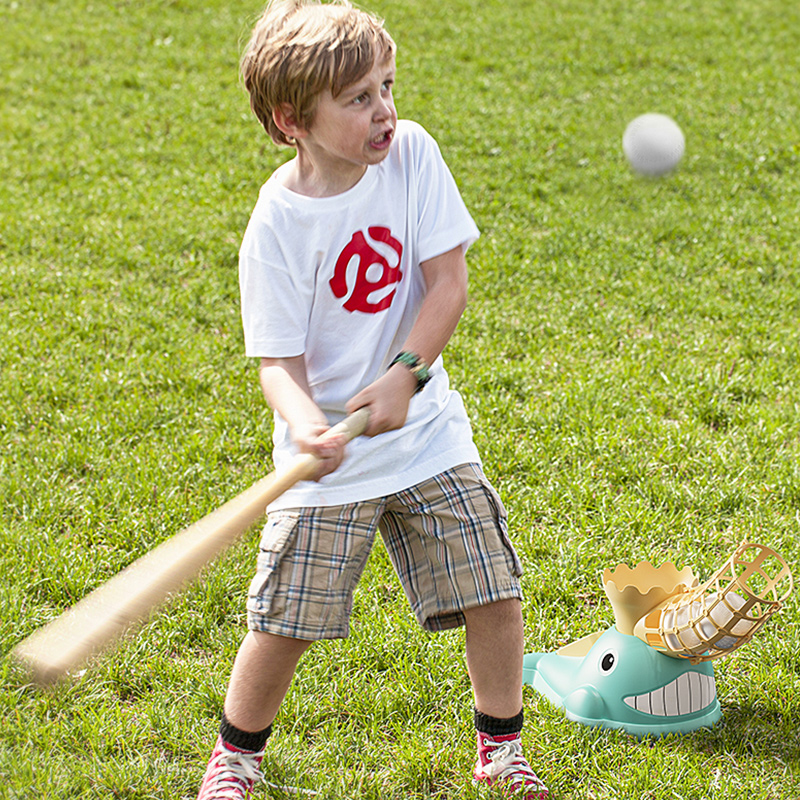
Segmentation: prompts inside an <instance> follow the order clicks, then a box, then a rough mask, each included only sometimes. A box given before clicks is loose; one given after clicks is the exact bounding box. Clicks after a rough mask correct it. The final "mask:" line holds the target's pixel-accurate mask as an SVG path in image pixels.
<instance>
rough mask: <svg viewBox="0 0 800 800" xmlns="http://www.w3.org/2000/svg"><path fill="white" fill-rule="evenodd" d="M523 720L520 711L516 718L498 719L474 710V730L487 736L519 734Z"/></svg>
mask: <svg viewBox="0 0 800 800" xmlns="http://www.w3.org/2000/svg"><path fill="white" fill-rule="evenodd" d="M523 718H524V715H523V712H522V710H520V712H519V714H517V716H516V717H508V718H507V719H498V718H497V717H490V716H489V715H488V714H483V713H481V712H480V711H478V709H477V708H476V709H475V730H477V731H479V732H480V733H488V734H489V736H506V735H508V734H509V733H519V732H520V731H521V730H522V721H523Z"/></svg>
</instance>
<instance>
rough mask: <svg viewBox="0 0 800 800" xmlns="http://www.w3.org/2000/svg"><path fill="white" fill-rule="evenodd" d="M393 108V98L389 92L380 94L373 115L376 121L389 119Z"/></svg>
mask: <svg viewBox="0 0 800 800" xmlns="http://www.w3.org/2000/svg"><path fill="white" fill-rule="evenodd" d="M393 110H394V100H393V99H392V96H391V94H390V95H388V96H384V95H381V96H380V98H379V99H378V102H377V103H376V105H375V114H374V115H373V117H374V119H375V120H376V121H378V122H379V121H382V120H385V119H390V118H391V116H392V112H393Z"/></svg>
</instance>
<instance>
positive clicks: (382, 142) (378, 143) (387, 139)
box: [370, 130, 394, 150]
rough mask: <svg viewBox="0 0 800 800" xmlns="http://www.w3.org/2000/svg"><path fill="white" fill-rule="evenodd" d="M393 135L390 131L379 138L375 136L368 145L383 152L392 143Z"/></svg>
mask: <svg viewBox="0 0 800 800" xmlns="http://www.w3.org/2000/svg"><path fill="white" fill-rule="evenodd" d="M393 134H394V131H392V130H388V131H384V132H383V133H381V134H380V135H379V136H376V137H375V138H374V139H371V140H370V144H371V145H372V147H376V148H378V149H379V150H383V149H384V148H386V147H388V146H389V145H390V144H391V143H392V135H393Z"/></svg>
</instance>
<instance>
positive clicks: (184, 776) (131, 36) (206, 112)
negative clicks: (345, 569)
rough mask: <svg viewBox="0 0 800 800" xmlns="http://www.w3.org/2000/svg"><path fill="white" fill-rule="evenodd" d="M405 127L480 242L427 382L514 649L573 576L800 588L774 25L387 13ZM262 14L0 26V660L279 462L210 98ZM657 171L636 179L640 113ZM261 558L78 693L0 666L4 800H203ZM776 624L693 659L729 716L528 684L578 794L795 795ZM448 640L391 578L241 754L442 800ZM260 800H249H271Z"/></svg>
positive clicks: (529, 710) (788, 683) (168, 618)
mask: <svg viewBox="0 0 800 800" xmlns="http://www.w3.org/2000/svg"><path fill="white" fill-rule="evenodd" d="M373 7H374V8H375V9H376V10H377V11H378V12H379V13H381V14H382V15H384V16H385V17H386V18H387V20H388V24H389V28H390V30H391V31H392V32H393V34H394V36H395V38H396V40H397V42H398V44H399V48H400V50H399V53H400V55H399V69H400V72H399V80H398V87H397V92H396V100H397V103H398V106H399V109H400V113H401V116H407V117H411V118H414V119H417V120H418V121H420V122H421V123H422V124H424V125H425V126H426V127H427V128H428V129H429V130H430V131H431V132H432V133H433V134H434V135H435V136H436V137H437V139H438V140H439V142H440V144H441V146H442V149H443V151H444V153H445V156H446V158H447V160H448V162H449V164H450V166H451V169H452V170H453V172H454V174H455V175H456V177H457V179H458V182H459V185H460V186H461V188H462V191H463V194H464V198H465V200H466V202H467V204H468V206H469V207H470V209H471V210H472V212H473V214H474V216H475V218H476V220H477V222H478V224H479V225H480V227H481V229H482V231H483V236H482V238H481V240H480V241H479V242H478V243H477V244H476V245H475V247H474V248H473V250H472V251H471V255H470V270H471V302H470V306H469V309H468V310H467V312H466V314H465V316H464V319H463V322H462V324H461V326H460V328H459V330H458V331H457V333H456V335H455V337H454V339H453V341H452V343H451V345H450V347H449V349H448V351H447V354H446V357H447V363H448V367H449V370H450V372H451V376H452V379H453V382H454V383H455V384H456V385H457V387H458V388H459V389H460V390H461V391H462V393H463V395H464V397H465V400H466V403H467V406H468V408H469V410H470V413H471V415H472V420H473V423H474V427H475V436H476V440H477V442H478V444H479V446H480V448H481V451H482V453H483V454H484V458H485V467H486V470H487V473H488V474H489V476H490V478H491V479H492V480H493V481H494V482H495V483H496V485H497V486H498V488H499V490H500V492H501V494H502V496H503V499H504V500H505V502H506V505H507V507H508V510H509V514H510V519H511V523H512V528H513V536H514V539H515V542H516V544H517V546H518V549H519V551H520V554H521V556H522V558H523V560H524V562H525V564H526V567H527V572H526V575H525V578H524V588H525V593H526V600H525V605H524V613H525V618H526V644H527V647H528V649H529V650H550V649H553V648H555V647H557V646H558V645H559V644H561V643H565V642H568V641H571V640H573V639H576V638H578V637H580V636H583V635H585V634H587V633H590V632H591V631H593V630H596V629H598V628H599V627H602V626H605V625H607V624H608V623H609V622H610V620H611V611H610V608H609V605H608V603H607V601H606V599H605V597H604V595H603V593H602V588H601V583H600V573H601V572H602V570H603V569H604V568H605V567H607V566H614V565H615V564H616V563H618V562H621V561H625V562H628V563H631V564H633V563H635V562H637V561H639V560H640V559H643V558H649V559H653V560H654V561H657V562H659V561H661V560H665V559H674V560H676V561H677V562H678V563H679V564H681V565H683V564H688V565H690V566H692V567H693V568H694V569H695V571H696V572H697V573H698V574H700V575H701V576H704V575H706V574H708V573H709V572H710V571H711V570H712V569H713V568H714V567H715V566H716V565H717V564H718V562H719V561H720V560H721V558H723V557H724V556H725V555H726V554H727V553H728V552H729V551H730V550H731V549H732V548H733V546H734V545H735V544H736V543H737V542H738V541H739V540H741V539H742V538H745V537H749V538H752V539H755V540H759V541H763V542H764V543H766V544H770V545H772V546H774V547H775V548H777V549H778V550H780V551H781V552H783V553H784V555H785V556H786V557H787V559H788V560H789V562H790V564H791V565H792V566H793V568H794V569H795V571H796V572H797V571H798V539H797V529H798V522H799V521H800V519H799V518H800V460H799V456H800V444H799V443H800V391H799V390H798V384H797V375H798V368H799V367H800V328H798V319H800V278H799V277H798V275H799V274H800V273H799V272H798V267H800V265H799V264H798V257H797V247H796V234H797V230H798V228H800V212H799V211H798V208H800V182H798V168H800V132H799V130H798V122H797V121H798V119H800V109H798V95H797V91H796V81H797V75H798V72H800V51H798V49H797V47H796V42H795V41H794V37H793V31H795V30H797V27H798V24H800V12H798V9H797V8H796V7H795V6H794V5H792V4H790V3H786V2H782V1H781V0H743V2H731V1H730V0H708V1H707V2H704V3H702V4H699V5H698V4H689V3H680V2H679V3H675V2H666V1H665V0H653V2H647V3H644V2H634V3H631V2H622V1H621V0H609V2H605V3H597V2H589V1H588V0H572V2H566V0H554V2H551V3H546V4H545V3H533V2H525V1H524V0H517V2H513V3H500V2H497V0H487V1H486V2H483V3H477V2H474V0H445V2H442V3H429V2H423V0H406V1H405V2H399V0H386V2H383V3H380V4H375V5H374V6H373ZM259 9H260V4H257V3H250V4H245V5H238V6H237V5H236V4H232V3H223V2H219V0H208V2H205V3H202V4H201V3H191V2H188V0H172V1H171V2H169V1H168V0H149V1H148V2H122V1H121V0H120V2H114V3H96V2H94V3H89V2H86V0H76V1H75V2H71V3H67V2H63V0H50V1H49V2H48V0H40V2H37V3H25V2H9V0H0V20H1V21H2V27H0V170H1V171H2V176H3V178H2V181H0V312H1V313H0V337H1V340H2V343H3V346H2V348H0V367H1V369H2V373H1V374H2V380H1V381H0V447H1V448H2V461H0V498H1V499H2V503H0V515H1V519H2V522H1V523H0V542H1V543H2V547H1V548H0V569H2V575H3V580H2V582H1V583H0V602H2V609H3V615H2V621H1V622H0V651H2V652H7V651H8V650H9V649H10V648H11V647H13V645H14V644H16V643H17V642H18V641H20V640H21V639H22V638H23V637H24V636H26V635H27V634H29V633H31V632H32V631H33V630H34V629H36V628H37V627H38V626H39V625H41V624H42V623H44V622H45V621H47V620H49V619H52V618H54V617H55V616H56V615H57V614H58V613H59V612H60V611H61V610H63V609H64V608H65V607H66V606H67V605H69V604H70V603H72V602H74V601H76V600H78V599H79V598H81V597H82V596H83V595H85V594H86V593H87V592H88V591H90V590H91V589H92V588H94V587H96V586H98V585H99V584H100V583H102V582H103V581H104V580H106V579H107V578H109V577H110V576H111V575H113V574H115V573H116V572H117V571H118V570H119V569H120V568H121V567H122V566H124V565H125V564H127V563H129V562H130V561H132V560H133V559H134V558H135V557H137V556H139V555H141V554H143V553H145V552H147V551H148V550H150V549H151V548H152V547H153V546H154V545H156V544H157V543H158V542H160V541H162V540H163V539H165V538H167V537H168V536H170V535H171V534H173V533H175V532H176V531H177V530H179V529H181V528H182V527H183V526H185V525H186V524H188V523H190V522H192V521H194V520H196V519H198V518H199V517H201V516H202V515H203V514H205V513H207V512H208V511H210V510H212V509H214V508H216V507H217V506H219V505H221V504H222V503H223V502H224V501H225V500H227V499H230V498H231V497H233V496H234V495H235V494H236V493H237V492H239V491H240V490H242V489H244V488H246V487H247V486H249V485H250V484H251V483H252V482H253V481H254V480H256V479H257V478H258V477H260V476H261V475H262V474H264V473H265V472H266V471H268V470H269V469H270V466H271V462H270V433H271V429H270V424H271V423H270V415H269V413H268V412H267V410H266V408H265V406H264V403H263V400H262V399H261V397H260V394H259V390H258V385H257V377H256V373H255V369H254V364H253V363H251V362H248V361H247V360H246V359H245V358H244V357H243V355H242V349H243V348H242V342H241V335H240V329H239V316H238V313H239V312H238V283H237V272H236V255H237V249H238V243H239V240H240V237H241V234H242V232H243V230H244V225H245V224H246V221H247V218H248V216H249V213H250V209H251V208H252V205H253V203H254V202H255V198H256V194H257V191H258V187H259V185H260V184H261V183H262V182H263V180H264V179H265V178H266V176H267V175H268V174H269V173H270V172H271V171H272V169H274V168H275V167H276V166H277V165H278V164H279V163H280V162H281V161H282V160H283V159H285V158H286V157H287V155H286V153H285V152H282V151H279V150H277V149H275V148H274V147H273V146H272V145H271V144H270V143H269V142H268V141H267V139H266V137H265V135H264V134H263V133H262V132H261V131H260V129H259V128H258V126H257V124H256V123H255V121H254V120H253V119H252V118H251V117H250V116H249V111H248V105H247V100H246V97H245V95H244V94H243V92H242V91H241V89H240V88H239V86H238V78H237V61H238V54H239V51H240V46H241V41H242V39H243V38H244V37H245V36H246V34H247V31H248V30H249V26H250V23H251V21H252V20H253V18H254V17H255V15H256V14H257V13H258V11H259ZM651 110H655V111H661V112H664V113H668V114H670V115H671V116H673V117H674V118H675V119H676V120H677V121H678V122H679V124H680V125H681V126H682V128H683V130H684V132H685V134H686V138H687V154H686V157H685V159H684V162H683V163H682V165H681V167H680V169H679V170H678V171H677V172H676V173H674V174H673V175H671V176H669V177H667V178H666V179H662V180H659V181H648V180H643V179H639V178H637V177H635V176H634V175H633V174H632V173H631V172H630V170H629V169H628V168H627V166H626V164H625V162H624V158H623V156H622V151H621V136H622V131H623V130H624V127H625V124H626V123H627V122H628V121H629V120H630V119H632V118H633V117H634V116H636V115H637V114H639V113H643V112H645V111H651ZM256 537H257V531H255V530H254V531H252V532H251V533H250V534H249V535H248V537H247V538H246V540H245V541H244V542H243V543H242V545H241V546H237V547H236V548H234V549H233V550H232V551H231V552H229V553H228V554H227V555H225V556H224V557H223V558H222V559H221V560H220V561H219V562H218V563H217V564H216V565H214V566H213V567H212V568H210V569H208V570H207V572H206V574H205V579H204V580H203V582H201V583H199V584H197V585H195V586H193V587H191V588H190V589H189V590H187V591H186V592H185V593H183V594H182V595H180V596H179V597H178V598H176V600H175V602H174V603H172V604H171V605H170V606H169V607H168V609H167V610H165V611H164V612H162V613H160V614H158V615H156V616H155V617H154V618H153V619H152V620H151V621H150V622H149V623H148V624H146V625H145V626H144V627H142V628H141V629H140V630H139V631H138V632H137V633H136V635H134V636H131V637H129V638H128V639H126V641H125V642H124V643H123V644H122V646H121V647H119V648H118V649H116V650H114V651H113V652H111V653H109V654H108V655H106V656H105V657H103V658H102V659H100V660H99V661H98V662H97V663H96V664H95V665H93V666H92V667H91V669H89V670H88V671H87V672H86V673H85V675H83V677H81V678H80V679H78V680H76V681H74V682H73V683H70V684H65V685H61V686H59V687H58V688H56V689H54V690H53V691H51V692H46V693H42V692H38V691H36V690H34V689H32V688H30V687H28V686H26V685H25V684H24V681H22V680H21V678H20V675H19V674H18V673H17V672H16V671H15V670H14V669H12V668H11V666H10V665H9V664H8V663H7V662H3V666H2V668H0V669H2V686H1V688H0V708H2V715H3V720H4V722H3V725H2V726H1V727H0V778H2V780H0V797H3V798H9V800H11V799H12V798H13V800H18V799H22V798H24V800H28V799H29V798H30V799H31V800H33V798H37V800H38V798H54V799H56V798H57V799H58V800H61V799H62V798H63V799H64V800H66V799H67V798H70V799H71V798H77V797H80V798H109V797H117V798H128V799H129V800H133V799H134V798H136V800H144V799H145V798H159V800H161V799H164V800H166V799H167V798H169V799H171V800H177V799H178V798H193V797H194V793H195V792H196V787H197V783H198V781H199V778H200V776H201V774H202V771H203V768H204V765H205V760H206V758H207V756H208V751H209V748H210V746H211V744H212V741H213V738H214V735H215V731H216V726H217V720H218V716H219V713H220V710H221V704H222V697H223V693H224V690H225V685H226V682H227V675H228V671H229V668H230V663H231V659H232V657H233V655H234V653H235V652H236V648H237V646H238V642H239V640H240V637H241V636H242V633H243V628H244V615H243V599H244V592H245V589H246V586H247V582H248V580H249V577H250V574H251V572H252V569H253V566H254V559H255V553H254V547H255V541H256ZM799 618H800V613H799V612H798V603H797V600H796V599H795V598H793V599H792V600H791V601H790V602H789V603H788V604H787V606H786V607H785V608H784V609H783V610H782V611H781V612H780V613H779V615H778V616H777V617H776V619H775V620H774V621H772V622H771V623H770V624H769V625H768V626H767V628H766V629H765V630H764V632H763V633H762V634H760V635H759V636H758V637H757V638H756V639H755V640H754V641H753V642H752V643H751V644H749V645H748V646H746V647H745V648H743V649H742V650H741V651H739V652H738V653H737V654H736V655H734V656H732V657H730V658H728V659H723V660H721V661H719V662H717V668H716V670H717V682H718V691H719V695H720V700H721V702H722V706H723V719H722V721H721V723H720V724H718V725H717V726H716V727H715V728H713V729H712V730H710V731H702V732H699V733H695V734H691V735H687V736H684V737H670V738H667V739H664V740H661V741H658V742H639V741H637V740H635V739H631V738H629V737H627V736H625V735H624V734H620V733H608V732H598V731H592V730H588V729H585V728H583V727H581V726H578V725H576V724H573V723H568V722H566V721H565V720H564V718H563V716H562V715H561V713H560V712H559V711H557V710H555V709H553V708H551V707H550V706H549V705H548V704H547V703H546V702H544V701H543V700H542V699H540V698H539V697H538V696H537V695H535V694H534V693H533V692H532V691H531V690H530V689H526V695H525V708H526V715H527V723H526V728H525V733H524V737H525V744H526V749H527V753H528V755H529V757H530V759H531V760H532V761H533V762H534V764H535V766H536V767H537V768H538V769H539V771H540V772H541V773H542V775H543V777H544V778H545V779H546V780H547V782H548V783H549V784H550V786H551V788H552V792H553V797H554V798H556V799H559V798H565V799H566V798H568V799H569V800H572V799H573V798H574V799H576V800H577V799H580V800H601V799H604V798H624V799H625V800H632V799H633V798H636V799H637V800H638V799H639V798H642V799H644V798H647V799H648V800H650V799H651V798H652V799H656V800H661V799H662V798H663V799H664V800H666V799H669V800H694V798H728V797H758V798H771V799H773V798H774V799H776V800H777V799H778V798H780V799H781V800H790V798H797V797H798V796H800V732H799V731H800V637H798V632H797V625H798V619H799ZM462 653H463V635H462V633H460V632H453V633H448V634H440V635H436V636H430V635H428V634H425V633H423V632H421V631H420V630H419V629H418V628H417V627H416V624H415V623H414V621H413V620H412V619H411V617H410V614H409V612H408V611H407V609H406V607H405V603H404V600H403V599H402V594H401V592H400V590H399V587H398V584H397V581H396V579H395V578H394V576H393V574H392V572H391V569H390V567H389V565H388V561H387V559H386V556H385V553H384V551H383V550H382V548H381V547H378V548H376V550H375V552H374V554H373V557H372V558H371V560H370V563H369V566H368V569H367V573H366V575H365V577H364V580H363V582H362V584H361V586H360V589H359V591H358V594H357V597H356V607H355V616H354V620H353V633H352V636H351V638H350V640H349V641H348V642H347V643H330V644H321V645H318V646H315V647H314V648H312V650H311V651H310V652H309V654H308V656H307V657H306V659H305V660H304V661H303V662H302V664H301V667H300V670H299V672H298V675H297V679H296V681H295V684H294V686H293V689H292V691H291V693H290V695H289V697H288V698H287V702H286V705H285V708H284V710H283V711H282V714H281V717H280V720H279V725H278V726H277V733H276V735H275V736H274V737H273V739H272V740H271V744H270V749H269V754H268V761H267V765H268V768H269V771H270V773H271V774H272V775H273V776H275V779H276V780H279V781H283V780H286V781H292V782H297V783H299V784H300V785H302V786H306V787H311V788H315V789H317V790H318V791H319V792H320V794H319V796H320V797H321V798H337V799H338V798H353V799H354V800H355V798H380V799H381V800H385V799H388V798H398V799H399V798H408V799H409V800H420V799H421V798H453V797H459V798H471V797H479V796H485V794H484V795H479V794H478V793H476V792H475V791H474V790H473V789H472V788H471V787H470V786H469V784H468V780H467V776H468V773H469V769H470V765H471V761H472V758H473V750H472V733H471V719H470V709H471V706H470V687H469V683H468V680H467V677H466V669H465V665H464V659H463V655H462ZM276 796H277V795H276Z"/></svg>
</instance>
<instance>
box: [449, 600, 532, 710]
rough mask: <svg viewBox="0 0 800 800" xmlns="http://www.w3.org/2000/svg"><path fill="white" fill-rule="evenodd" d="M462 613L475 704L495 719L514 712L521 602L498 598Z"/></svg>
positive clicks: (520, 644) (518, 680)
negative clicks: (464, 618)
mask: <svg viewBox="0 0 800 800" xmlns="http://www.w3.org/2000/svg"><path fill="white" fill-rule="evenodd" d="M464 615H465V617H466V627H467V669H468V671H469V677H470V681H471V682H472V690H473V692H474V694H475V707H476V708H477V709H478V711H480V712H482V713H484V714H488V715H489V716H492V717H497V718H499V719H508V718H509V717H514V716H516V715H517V714H519V712H520V709H521V708H522V656H523V650H524V640H523V629H522V604H521V603H520V601H519V600H513V599H512V600H500V601H498V602H496V603H491V604H490V605H487V606H479V607H477V608H471V609H469V610H467V611H466V612H464Z"/></svg>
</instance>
